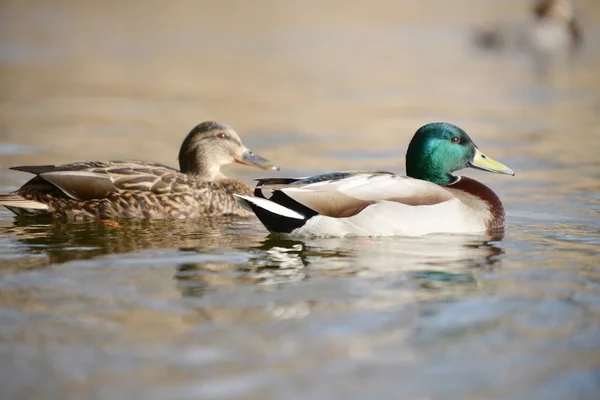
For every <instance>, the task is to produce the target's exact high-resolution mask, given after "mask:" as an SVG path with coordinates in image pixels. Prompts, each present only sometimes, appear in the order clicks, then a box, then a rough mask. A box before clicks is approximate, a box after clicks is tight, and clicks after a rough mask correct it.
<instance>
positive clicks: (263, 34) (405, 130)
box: [0, 0, 600, 400]
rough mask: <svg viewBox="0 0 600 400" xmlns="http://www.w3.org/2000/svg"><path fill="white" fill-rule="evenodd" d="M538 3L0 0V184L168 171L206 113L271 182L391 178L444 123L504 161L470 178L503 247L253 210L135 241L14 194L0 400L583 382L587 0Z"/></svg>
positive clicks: (594, 72) (589, 53)
mask: <svg viewBox="0 0 600 400" xmlns="http://www.w3.org/2000/svg"><path fill="white" fill-rule="evenodd" d="M534 3H535V2H533V1H527V0H453V1H447V0H371V1H368V2H365V1H353V0H343V1H337V0H329V1H313V0H309V1H301V2H300V1H298V2H296V1H286V0H254V1H244V0H237V1H236V0H222V1H192V0H189V1H184V0H177V1H159V0H144V1H142V0H130V1H126V2H123V1H114V0H106V1H102V2H98V1H97V2H89V1H76V0H72V1H71V0H46V1H41V0H40V1H21V0H1V1H0V167H1V168H0V189H2V191H9V190H14V189H16V188H17V187H19V186H20V185H21V184H23V183H24V182H25V180H26V179H28V175H27V174H25V173H20V172H15V171H9V170H8V168H9V167H10V166H14V165H28V164H60V163H65V162H70V161H76V160H87V159H90V160H101V159H142V160H149V161H157V162H161V163H164V164H167V165H170V166H174V167H176V166H177V159H176V157H177V153H178V150H179V146H180V144H181V141H182V140H183V138H184V137H185V135H186V134H187V133H188V132H189V131H190V130H191V128H192V127H193V126H195V125H196V124H197V123H199V122H201V121H205V120H218V121H221V122H224V123H227V124H229V125H231V126H232V127H233V128H234V129H236V130H237V132H238V133H239V134H240V136H241V137H242V139H243V140H244V142H245V144H246V145H247V146H248V147H250V148H252V149H253V150H255V151H256V152H257V153H259V154H261V155H263V156H265V157H267V158H269V159H271V160H272V161H274V162H275V163H276V164H278V165H280V166H281V172H280V173H279V175H281V176H298V175H307V174H311V173H317V172H327V171H331V170H341V169H386V170H392V171H398V172H403V171H404V169H403V168H404V153H405V149H406V146H407V145H408V143H409V141H410V139H411V137H412V135H413V133H414V132H415V131H416V130H417V129H418V128H419V127H420V126H422V125H424V124H426V123H428V122H433V121H448V122H452V123H454V124H457V125H459V126H460V127H462V128H463V129H465V130H466V131H467V132H468V133H469V134H470V136H471V138H472V139H473V140H474V141H475V142H476V143H477V144H478V145H479V147H480V148H481V149H482V151H484V152H485V153H486V154H488V155H489V156H491V157H493V158H494V159H496V160H499V161H501V162H503V163H505V164H506V165H508V166H510V167H511V168H513V169H514V170H515V171H516V173H517V175H516V177H514V178H513V177H506V176H496V175H492V174H485V173H483V172H478V171H469V172H465V173H467V174H469V175H471V176H475V177H476V178H477V179H479V180H481V181H483V182H485V183H486V184H489V185H490V186H491V187H492V188H493V189H494V191H496V193H498V194H499V196H500V197H501V198H502V200H503V202H504V203H505V207H506V209H507V215H508V221H509V231H508V235H507V237H506V238H504V239H503V240H502V238H496V239H495V240H492V241H489V240H488V239H482V240H479V241H477V240H475V241H474V240H473V239H468V240H464V241H462V240H458V241H451V242H450V243H448V242H439V241H436V242H415V241H409V242H408V243H406V242H390V241H383V242H381V241H356V240H347V241H322V242H320V241H310V242H294V241H292V242H283V243H282V242H272V241H271V239H265V237H266V232H265V231H264V230H263V228H262V226H260V224H258V223H257V222H242V223H239V224H237V225H236V224H234V225H231V224H225V225H218V224H217V225H216V226H213V225H211V226H208V227H197V228H196V227H193V226H192V227H190V226H189V225H187V226H185V227H184V226H182V225H148V226H146V225H142V226H141V227H137V228H131V229H133V231H132V232H133V233H129V234H127V235H123V234H115V233H114V232H116V231H110V229H108V228H105V227H101V226H96V225H94V226H90V225H78V226H76V227H73V226H66V227H65V226H63V225H60V224H56V223H53V224H49V225H48V224H46V225H44V224H39V225H36V226H34V227H32V226H22V225H20V224H19V223H17V222H15V221H14V218H13V217H12V216H11V215H10V213H8V211H6V210H2V211H1V213H0V228H1V229H2V231H1V235H0V236H1V240H0V244H1V246H0V250H1V251H0V253H1V257H0V262H1V265H2V272H1V274H0V275H1V279H0V305H2V308H1V309H0V319H1V320H2V322H1V323H0V325H1V327H0V340H1V343H2V345H1V348H0V352H1V354H3V357H4V359H5V360H7V361H6V362H3V363H2V364H3V365H2V366H1V367H0V368H1V369H0V386H1V387H3V394H4V398H34V397H39V398H42V397H43V398H46V399H47V398H83V397H85V398H135V397H144V398H157V399H158V398H160V399H167V398H168V399H183V398H248V399H249V398H277V399H284V398H345V399H348V398H367V397H369V396H373V397H377V398H384V397H385V398H396V399H397V398H406V399H423V400H424V399H433V398H467V397H469V398H511V399H517V398H528V399H532V398H539V399H548V398H593V396H594V395H593V393H594V392H595V393H596V394H597V391H596V390H597V389H598V382H600V378H599V377H600V375H599V373H598V371H600V364H599V361H598V360H600V352H599V349H600V343H599V342H598V338H599V337H600V335H599V332H600V325H599V322H598V321H600V306H599V305H600V289H599V287H598V282H600V281H599V279H600V271H599V270H598V263H597V261H598V259H599V257H600V255H599V253H598V245H599V244H600V237H599V236H598V235H599V233H598V232H599V231H600V221H599V210H600V174H599V172H598V171H600V157H599V156H598V155H599V154H600V139H599V138H600V76H599V72H600V1H597V0H574V2H573V3H574V5H575V7H576V10H577V13H576V14H575V15H576V17H577V24H578V25H577V26H578V29H580V34H581V36H580V38H579V39H578V41H577V43H576V44H574V43H572V42H570V41H569V40H570V39H565V38H564V35H563V36H561V35H562V33H564V31H565V30H566V31H569V32H573V31H574V30H573V29H572V28H570V27H569V26H568V24H569V23H570V22H569V21H566V22H564V21H563V22H561V21H560V18H558V19H557V21H558V22H556V25H559V27H558V28H557V27H553V25H552V24H554V22H548V21H544V20H543V19H544V18H549V20H551V17H548V16H545V15H540V16H535V15H534V13H533V4H534ZM567 3H569V2H567ZM564 13H565V12H563V14H564ZM558 14H560V13H558ZM566 14H569V13H568V11H567V12H566ZM559 17H560V15H559ZM561 24H563V25H561ZM538 25H539V26H542V28H541V31H544V32H546V31H548V33H540V35H541V36H539V35H537V33H536V32H537V29H538ZM555 28H556V29H555ZM532 32H533V33H532ZM505 35H506V39H503V37H504V36H505ZM531 38H534V39H531ZM540 38H541V39H540ZM540 43H541V44H540ZM228 173H229V174H231V175H232V176H236V177H240V178H241V179H244V180H246V181H247V182H250V181H251V180H252V179H253V178H256V177H259V176H265V172H264V171H259V170H253V169H250V168H244V167H241V166H238V167H235V166H232V167H230V168H228ZM268 175H273V173H269V174H268ZM232 226H233V227H232ZM152 232H155V233H154V234H153V233H152ZM419 246H423V247H419ZM157 248H158V249H159V250H157ZM181 249H188V250H187V251H183V250H181ZM189 249H195V250H194V251H190V250H189ZM436 251H437V252H436ZM190 253H192V254H190ZM115 254H118V255H115ZM206 257H208V258H206ZM78 260H87V261H78ZM307 260H310V261H307ZM308 264H310V265H311V269H310V270H311V271H312V272H310V273H308V272H304V271H305V270H304V269H302V268H304V267H306V266H307V265H308ZM190 265H191V267H190ZM257 266H260V268H263V267H264V266H268V267H269V268H271V269H268V272H264V271H263V272H260V273H258V272H257V268H259V267H257ZM47 267H50V268H47ZM158 267H160V268H158ZM284 267H285V268H284ZM38 268H40V269H38ZM260 268H259V269H260ZM273 268H274V269H273ZM286 268H291V269H286ZM298 268H299V269H298ZM377 268H379V270H378V271H379V272H377V273H375V272H372V271H371V272H370V274H367V276H364V275H360V274H357V271H363V270H365V269H367V270H370V269H376V270H377ZM474 268H476V269H477V271H478V273H477V274H478V275H477V278H476V279H475V278H473V272H472V270H473V269H474ZM497 269H498V270H499V271H500V272H496V271H497ZM423 270H425V271H428V272H427V273H425V274H424V273H423V272H422V271H423ZM430 270H435V271H438V272H439V271H445V272H444V273H445V274H446V275H443V276H442V278H441V279H439V276H438V275H435V274H434V275H431V274H429V272H430ZM174 271H177V272H174ZM275 271H277V272H275ZM282 271H283V272H282ZM285 271H288V272H289V273H288V272H285ZM381 271H385V272H381ZM391 271H393V272H391ZM398 271H402V272H401V273H399V272H398ZM415 271H421V272H415ZM456 271H462V272H460V273H459V272H456ZM465 271H466V272H465ZM486 271H487V272H486ZM490 271H491V272H490ZM436 273H437V272H436ZM174 274H175V276H174ZM453 274H456V275H453ZM465 277H466V278H465ZM309 278H310V279H309ZM173 279H175V280H173ZM298 281H302V282H303V283H302V285H303V286H295V285H292V284H289V285H280V284H281V283H282V282H298ZM257 282H261V283H265V282H266V283H268V284H271V286H268V287H270V288H272V289H269V290H266V289H264V286H261V287H257V286H256V283H257ZM444 282H446V283H444ZM448 282H449V283H448ZM456 282H459V283H456ZM482 282H483V283H482ZM540 282H541V283H540ZM285 321H287V322H285ZM466 354H468V357H466V358H465V355H466ZM401 376H404V379H403V380H402V379H401ZM352 382H357V384H356V385H353V384H352ZM359 383H360V384H359ZM32 385H34V386H32ZM35 385H37V386H35ZM398 385H402V387H403V390H404V391H403V392H402V393H399V392H398V390H397V389H398ZM574 393H575V395H573V394H574ZM68 396H74V397H68ZM78 396H79V397H78ZM311 396H312V397H311Z"/></svg>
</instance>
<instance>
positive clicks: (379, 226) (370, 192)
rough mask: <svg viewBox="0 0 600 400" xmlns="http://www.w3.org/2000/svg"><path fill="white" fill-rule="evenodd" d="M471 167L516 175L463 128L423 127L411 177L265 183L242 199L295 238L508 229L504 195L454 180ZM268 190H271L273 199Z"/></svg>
mask: <svg viewBox="0 0 600 400" xmlns="http://www.w3.org/2000/svg"><path fill="white" fill-rule="evenodd" d="M454 140H457V141H456V142H454ZM465 166H473V167H476V168H481V169H487V170H489V171H492V172H501V173H510V174H514V173H513V172H512V170H510V169H509V168H507V167H505V166H504V165H502V164H500V163H498V162H495V161H493V160H491V159H490V158H488V157H487V156H485V155H484V154H483V153H481V152H480V151H479V150H478V149H477V147H475V145H474V144H473V143H472V142H471V140H470V139H469V137H468V136H467V135H466V133H464V131H462V130H461V129H460V128H458V127H456V126H454V125H450V124H444V123H436V124H429V125H426V126H424V127H423V128H421V129H419V131H417V133H416V134H415V137H414V138H413V140H412V141H411V144H410V146H409V150H408V152H407V172H408V175H409V176H400V175H396V174H392V173H389V172H380V171H376V172H363V171H358V172H338V173H332V174H324V175H318V176H314V177H310V178H304V179H281V178H274V179H262V180H260V182H259V185H258V186H257V188H256V189H255V192H254V196H248V195H240V196H237V197H238V199H239V201H240V203H241V204H242V205H244V206H245V207H247V208H248V209H250V210H252V211H253V212H254V213H255V214H256V215H257V217H258V218H259V219H260V220H261V222H262V223H263V224H264V225H265V226H266V227H267V229H269V231H271V232H277V233H285V234H291V235H295V236H420V235H426V234H431V233H463V234H464V233H484V232H493V231H496V230H499V229H502V228H503V227H504V225H505V216H504V208H503V206H502V203H501V201H500V199H499V198H498V196H497V195H496V194H495V193H494V192H493V191H492V190H491V189H490V188H488V187H487V186H485V185H483V184H482V183H480V182H477V181H476V180H474V179H471V178H467V177H456V176H453V175H452V174H451V172H452V171H455V170H457V169H460V168H464V167H465ZM263 190H271V191H273V194H272V195H271V197H270V198H268V199H267V198H266V197H265V196H264V195H263Z"/></svg>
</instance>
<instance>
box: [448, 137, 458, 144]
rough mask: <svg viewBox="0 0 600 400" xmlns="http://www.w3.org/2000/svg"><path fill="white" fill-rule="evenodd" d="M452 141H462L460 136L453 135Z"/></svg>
mask: <svg viewBox="0 0 600 400" xmlns="http://www.w3.org/2000/svg"><path fill="white" fill-rule="evenodd" d="M450 141H451V142H452V143H460V138H459V137H458V136H453V137H452V138H450Z"/></svg>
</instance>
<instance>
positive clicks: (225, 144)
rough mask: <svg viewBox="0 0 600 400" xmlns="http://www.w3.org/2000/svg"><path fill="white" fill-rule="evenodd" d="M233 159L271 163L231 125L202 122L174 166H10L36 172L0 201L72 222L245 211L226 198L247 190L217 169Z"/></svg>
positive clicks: (244, 213) (125, 163) (24, 212)
mask: <svg viewBox="0 0 600 400" xmlns="http://www.w3.org/2000/svg"><path fill="white" fill-rule="evenodd" d="M190 159H193V161H190ZM234 161H239V162H243V163H245V164H253V165H256V166H258V167H261V168H265V169H275V168H276V167H274V166H273V164H271V163H270V162H269V161H268V160H266V159H264V158H262V157H260V156H257V155H255V154H254V153H252V152H250V151H249V150H248V149H247V148H245V147H244V146H243V144H242V142H241V140H240V139H239V137H238V136H237V134H236V133H235V131H233V130H232V129H231V128H228V127H227V126H225V125H222V124H218V123H215V122H206V123H203V124H200V125H198V126H197V127H196V128H194V129H193V130H192V131H191V132H190V134H189V135H188V136H187V137H186V139H185V141H184V142H183V145H182V149H181V151H180V157H179V162H180V166H181V171H178V170H176V169H174V168H171V167H167V166H164V165H161V164H157V163H153V162H144V161H85V162H76V163H70V164H64V165H59V166H24V167H14V168H12V169H15V170H19V171H24V172H29V173H32V174H35V175H36V177H35V178H33V179H31V180H30V181H29V182H27V183H26V184H25V185H23V186H22V187H21V188H20V189H18V190H16V191H15V192H12V193H10V194H6V195H0V204H1V205H4V206H5V207H7V208H8V209H9V210H11V211H12V212H14V213H15V214H17V215H24V216H40V215H52V216H55V217H65V218H69V219H74V220H79V219H87V218H100V219H118V218H152V219H183V218H196V217H203V216H218V215H236V216H247V215H250V213H249V212H247V211H246V210H244V209H243V208H241V207H240V206H239V205H238V204H237V202H236V201H235V199H234V197H233V195H234V194H250V193H251V192H252V190H251V189H250V187H249V186H248V185H246V184H245V183H243V182H240V181H237V180H234V179H230V178H227V177H225V176H223V175H222V174H221V172H220V167H221V166H222V165H225V164H229V163H231V162H234Z"/></svg>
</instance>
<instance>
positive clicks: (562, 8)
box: [533, 0, 583, 46]
mask: <svg viewBox="0 0 600 400" xmlns="http://www.w3.org/2000/svg"><path fill="white" fill-rule="evenodd" d="M533 12H534V14H535V15H536V17H537V18H539V19H540V20H545V21H554V22H557V23H559V24H565V25H566V26H567V27H568V28H569V31H570V32H571V38H572V40H573V44H574V45H575V46H578V45H580V44H581V42H582V39H583V35H582V32H581V28H580V26H579V23H578V22H577V19H576V17H575V7H574V6H573V1H572V0H538V2H537V3H536V4H535V6H534V8H533Z"/></svg>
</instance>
